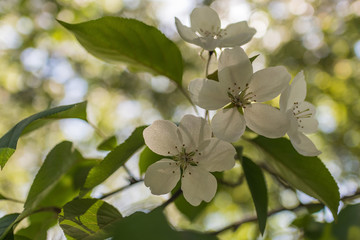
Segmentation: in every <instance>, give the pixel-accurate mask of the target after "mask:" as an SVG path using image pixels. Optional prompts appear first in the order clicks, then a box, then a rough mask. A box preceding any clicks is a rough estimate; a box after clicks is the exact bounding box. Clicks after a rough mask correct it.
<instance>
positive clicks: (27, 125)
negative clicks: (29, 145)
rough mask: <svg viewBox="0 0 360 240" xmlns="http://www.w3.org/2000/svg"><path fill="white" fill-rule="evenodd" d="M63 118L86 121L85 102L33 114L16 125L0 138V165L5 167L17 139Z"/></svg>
mask: <svg viewBox="0 0 360 240" xmlns="http://www.w3.org/2000/svg"><path fill="white" fill-rule="evenodd" d="M63 118H79V119H82V120H85V121H86V102H82V103H76V104H72V105H66V106H59V107H55V108H51V109H48V110H45V111H43V112H40V113H37V114H34V115H32V116H30V117H28V118H25V119H24V120H22V121H20V122H19V123H18V124H16V125H15V126H14V127H13V128H12V129H11V130H10V131H8V132H7V133H6V134H5V135H4V136H3V137H2V138H0V165H1V169H2V168H3V167H4V166H5V164H6V162H7V161H8V159H9V158H10V157H11V155H12V154H13V153H14V152H15V149H16V145H17V142H18V139H19V138H20V136H21V135H24V134H26V133H29V132H31V131H33V130H35V129H37V128H39V127H41V126H43V125H45V124H46V123H48V122H50V121H51V120H55V119H63Z"/></svg>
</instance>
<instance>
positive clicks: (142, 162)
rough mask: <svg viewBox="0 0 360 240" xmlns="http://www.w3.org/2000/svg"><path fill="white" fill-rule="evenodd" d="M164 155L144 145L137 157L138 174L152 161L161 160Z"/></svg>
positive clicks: (143, 171)
mask: <svg viewBox="0 0 360 240" xmlns="http://www.w3.org/2000/svg"><path fill="white" fill-rule="evenodd" d="M162 158H164V156H161V155H159V154H156V153H154V152H153V151H151V150H150V148H148V147H145V148H144V150H143V151H142V152H141V154H140V158H139V171H140V175H141V174H143V173H145V172H146V169H147V168H148V167H149V166H150V165H151V164H153V163H155V162H157V161H159V160H161V159H162Z"/></svg>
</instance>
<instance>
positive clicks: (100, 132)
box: [88, 121, 107, 139]
mask: <svg viewBox="0 0 360 240" xmlns="http://www.w3.org/2000/svg"><path fill="white" fill-rule="evenodd" d="M88 123H89V125H90V126H91V127H92V128H93V129H94V130H95V132H96V133H97V135H99V136H100V137H102V138H104V139H105V138H107V137H106V134H105V133H104V132H103V131H101V129H100V128H98V127H97V126H96V125H95V124H93V123H92V122H90V121H88Z"/></svg>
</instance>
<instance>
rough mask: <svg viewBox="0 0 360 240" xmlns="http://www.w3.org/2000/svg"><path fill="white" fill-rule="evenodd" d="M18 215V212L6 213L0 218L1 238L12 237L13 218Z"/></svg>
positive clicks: (7, 239) (8, 239)
mask: <svg viewBox="0 0 360 240" xmlns="http://www.w3.org/2000/svg"><path fill="white" fill-rule="evenodd" d="M18 216H19V213H13V214H8V215H5V216H3V217H2V218H0V236H1V238H2V239H6V240H10V239H13V231H12V226H13V225H14V222H15V220H16V219H17V217H18Z"/></svg>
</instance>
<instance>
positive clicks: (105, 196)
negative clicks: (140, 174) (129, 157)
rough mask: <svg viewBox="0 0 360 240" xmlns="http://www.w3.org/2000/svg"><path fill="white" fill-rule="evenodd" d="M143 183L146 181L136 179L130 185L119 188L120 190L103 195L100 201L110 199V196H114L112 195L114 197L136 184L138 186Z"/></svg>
mask: <svg viewBox="0 0 360 240" xmlns="http://www.w3.org/2000/svg"><path fill="white" fill-rule="evenodd" d="M142 181H144V180H143V179H138V180H136V179H134V181H130V183H129V184H128V185H126V186H123V187H120V188H118V189H116V190H114V191H112V192H109V193H105V194H103V195H102V196H101V197H99V199H104V198H107V197H110V196H112V195H114V194H116V193H119V192H121V191H123V190H125V189H127V188H129V187H130V186H132V185H134V184H136V183H138V182H142Z"/></svg>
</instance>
